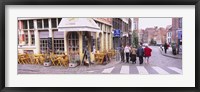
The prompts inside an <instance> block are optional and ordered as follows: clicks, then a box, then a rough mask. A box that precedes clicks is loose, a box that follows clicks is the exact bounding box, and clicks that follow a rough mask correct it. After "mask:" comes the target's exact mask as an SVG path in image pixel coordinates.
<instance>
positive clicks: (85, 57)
mask: <svg viewBox="0 0 200 92" xmlns="http://www.w3.org/2000/svg"><path fill="white" fill-rule="evenodd" d="M88 49H89V47H88V45H87V46H86V48H85V49H84V55H83V60H84V65H87V66H89V65H90V64H92V62H91V60H90V52H89V50H88Z"/></svg>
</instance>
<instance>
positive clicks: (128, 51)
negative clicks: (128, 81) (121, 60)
mask: <svg viewBox="0 0 200 92" xmlns="http://www.w3.org/2000/svg"><path fill="white" fill-rule="evenodd" d="M130 50H131V48H130V47H129V46H128V45H126V47H125V48H124V53H125V54H126V63H129V56H130Z"/></svg>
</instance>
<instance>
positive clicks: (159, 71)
mask: <svg viewBox="0 0 200 92" xmlns="http://www.w3.org/2000/svg"><path fill="white" fill-rule="evenodd" d="M152 68H153V69H154V70H155V71H156V72H158V73H159V74H169V73H168V72H167V71H165V70H163V69H162V68H160V67H157V66H154V67H152Z"/></svg>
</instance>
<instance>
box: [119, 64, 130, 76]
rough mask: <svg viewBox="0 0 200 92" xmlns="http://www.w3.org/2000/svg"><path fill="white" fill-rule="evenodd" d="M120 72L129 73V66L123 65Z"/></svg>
mask: <svg viewBox="0 0 200 92" xmlns="http://www.w3.org/2000/svg"><path fill="white" fill-rule="evenodd" d="M120 73H123V74H129V66H122V68H121V70H120Z"/></svg>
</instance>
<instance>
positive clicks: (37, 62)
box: [34, 55, 40, 64]
mask: <svg viewBox="0 0 200 92" xmlns="http://www.w3.org/2000/svg"><path fill="white" fill-rule="evenodd" d="M34 61H35V64H40V61H39V56H38V55H34Z"/></svg>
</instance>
